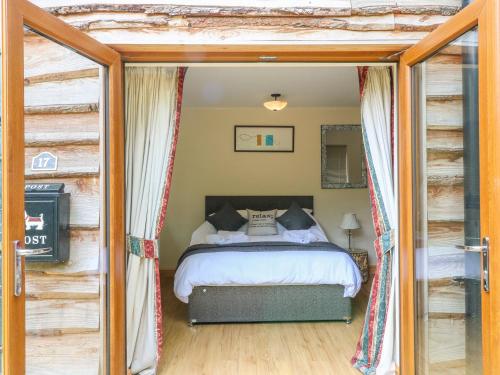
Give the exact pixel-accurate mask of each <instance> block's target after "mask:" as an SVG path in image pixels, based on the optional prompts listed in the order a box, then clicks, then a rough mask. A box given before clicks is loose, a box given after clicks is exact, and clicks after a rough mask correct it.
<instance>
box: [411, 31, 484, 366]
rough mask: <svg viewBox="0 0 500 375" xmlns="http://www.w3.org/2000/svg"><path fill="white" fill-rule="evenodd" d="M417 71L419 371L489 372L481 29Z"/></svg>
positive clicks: (454, 43)
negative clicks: (485, 360) (485, 356)
mask: <svg viewBox="0 0 500 375" xmlns="http://www.w3.org/2000/svg"><path fill="white" fill-rule="evenodd" d="M412 75H413V92H414V94H415V96H414V103H413V108H414V119H413V124H414V148H415V159H414V173H415V177H414V178H415V182H416V187H417V188H416V189H415V192H414V199H415V231H414V241H415V245H414V246H415V248H414V256H415V292H416V295H415V297H416V298H415V311H416V321H415V325H416V326H415V330H416V340H415V344H416V352H417V358H416V372H417V374H422V375H424V374H442V373H444V372H445V373H447V374H457V375H458V374H481V373H482V337H481V336H482V334H481V333H482V329H481V271H482V270H481V257H482V248H481V242H482V239H481V220H480V203H479V202H480V177H479V169H480V167H479V111H478V108H479V101H478V49H477V29H473V30H471V31H468V32H467V33H465V34H463V35H462V36H460V37H459V38H457V39H456V40H454V41H452V42H450V43H449V44H448V45H447V46H445V47H443V48H441V49H440V50H439V51H438V52H436V53H435V54H434V55H432V56H431V57H429V58H427V59H426V60H425V61H423V62H420V63H418V64H416V65H415V66H414V67H413V68H412ZM485 241H486V240H485Z"/></svg>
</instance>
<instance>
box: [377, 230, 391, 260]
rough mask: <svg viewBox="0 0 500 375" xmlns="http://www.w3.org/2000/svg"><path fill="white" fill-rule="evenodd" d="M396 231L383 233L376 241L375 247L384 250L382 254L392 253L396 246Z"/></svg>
mask: <svg viewBox="0 0 500 375" xmlns="http://www.w3.org/2000/svg"><path fill="white" fill-rule="evenodd" d="M394 234H395V233H394V229H389V230H387V231H385V232H384V233H382V234H381V235H380V236H379V237H377V239H376V240H375V247H377V246H378V248H379V249H380V250H382V254H385V253H387V252H388V251H391V250H392V249H393V248H394V246H395V244H396V243H395V239H394V237H395V235H394Z"/></svg>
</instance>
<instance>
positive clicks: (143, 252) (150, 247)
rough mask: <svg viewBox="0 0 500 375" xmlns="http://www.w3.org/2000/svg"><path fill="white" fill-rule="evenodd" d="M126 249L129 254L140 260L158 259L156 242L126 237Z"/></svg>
mask: <svg viewBox="0 0 500 375" xmlns="http://www.w3.org/2000/svg"><path fill="white" fill-rule="evenodd" d="M127 249H128V251H129V252H130V253H131V254H134V255H137V256H139V257H141V258H153V259H156V258H158V241H157V240H146V239H145V238H140V237H134V236H127Z"/></svg>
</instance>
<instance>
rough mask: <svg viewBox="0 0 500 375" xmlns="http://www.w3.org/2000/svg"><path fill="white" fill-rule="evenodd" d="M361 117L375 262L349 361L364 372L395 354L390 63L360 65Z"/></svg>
mask: <svg viewBox="0 0 500 375" xmlns="http://www.w3.org/2000/svg"><path fill="white" fill-rule="evenodd" d="M360 89H361V122H362V129H363V141H364V146H365V152H366V160H367V165H368V177H369V184H368V185H369V189H370V199H371V204H372V216H373V223H374V227H375V232H376V235H377V239H376V240H375V243H374V246H375V252H376V254H377V268H376V272H375V275H374V279H373V284H372V289H371V291H370V299H369V301H368V307H367V312H366V317H365V324H364V327H363V331H362V333H361V337H360V339H359V342H358V347H357V351H356V354H355V356H354V358H353V364H354V366H355V367H356V368H358V369H359V370H361V371H362V372H363V373H365V374H373V373H376V374H384V375H385V374H391V373H394V371H395V361H396V360H397V358H396V357H397V355H398V353H397V345H395V343H397V342H398V337H397V336H398V335H397V325H396V310H397V309H396V307H397V303H398V301H397V294H396V291H397V269H398V267H397V259H398V254H397V247H396V246H395V236H394V233H395V229H396V225H397V211H396V197H395V194H394V179H393V170H394V165H393V139H394V133H393V132H394V96H393V89H392V79H391V69H390V68H388V67H369V68H366V67H365V68H361V69H360Z"/></svg>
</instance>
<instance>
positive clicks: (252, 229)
mask: <svg viewBox="0 0 500 375" xmlns="http://www.w3.org/2000/svg"><path fill="white" fill-rule="evenodd" d="M276 211H277V210H270V211H253V210H247V213H248V230H247V235H249V236H273V235H276V234H278V226H277V225H276V224H277V223H276Z"/></svg>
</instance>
